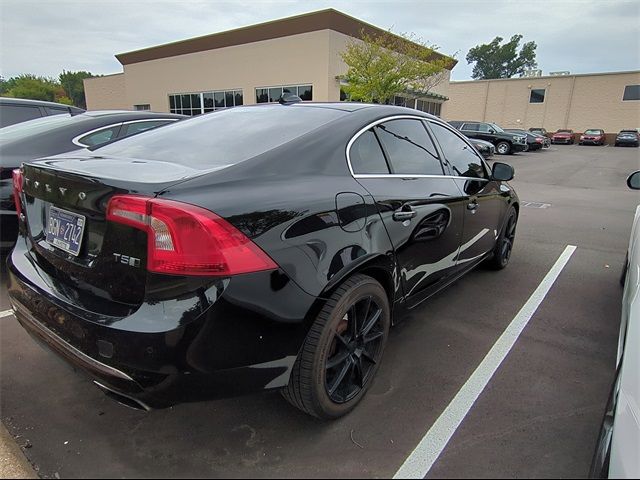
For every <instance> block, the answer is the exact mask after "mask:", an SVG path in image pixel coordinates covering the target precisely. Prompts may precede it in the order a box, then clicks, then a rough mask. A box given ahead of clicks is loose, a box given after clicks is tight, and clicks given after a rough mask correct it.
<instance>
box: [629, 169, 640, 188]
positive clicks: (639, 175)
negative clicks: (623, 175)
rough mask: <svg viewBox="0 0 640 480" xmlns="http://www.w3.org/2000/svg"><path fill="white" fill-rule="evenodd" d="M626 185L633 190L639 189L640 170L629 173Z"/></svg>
mask: <svg viewBox="0 0 640 480" xmlns="http://www.w3.org/2000/svg"><path fill="white" fill-rule="evenodd" d="M627 185H628V186H629V188H631V189H633V190H640V171H637V172H634V173H632V174H631V175H629V178H627Z"/></svg>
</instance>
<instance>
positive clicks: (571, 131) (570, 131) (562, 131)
mask: <svg viewBox="0 0 640 480" xmlns="http://www.w3.org/2000/svg"><path fill="white" fill-rule="evenodd" d="M558 133H573V130H558Z"/></svg>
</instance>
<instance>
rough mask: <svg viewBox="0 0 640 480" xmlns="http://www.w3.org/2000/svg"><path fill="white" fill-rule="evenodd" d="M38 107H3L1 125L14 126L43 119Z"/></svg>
mask: <svg viewBox="0 0 640 480" xmlns="http://www.w3.org/2000/svg"><path fill="white" fill-rule="evenodd" d="M41 116H42V115H40V109H39V108H38V107H28V106H23V105H2V106H1V107H0V125H1V126H3V127H4V126H6V125H13V124H14V123H20V122H24V121H26V120H32V119H34V118H38V117H41Z"/></svg>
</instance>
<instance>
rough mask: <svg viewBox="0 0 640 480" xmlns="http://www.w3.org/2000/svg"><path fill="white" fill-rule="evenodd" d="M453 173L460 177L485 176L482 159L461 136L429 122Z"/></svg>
mask: <svg viewBox="0 0 640 480" xmlns="http://www.w3.org/2000/svg"><path fill="white" fill-rule="evenodd" d="M430 125H431V130H432V131H433V134H434V135H435V137H436V140H437V141H438V143H439V144H440V147H441V148H442V151H443V153H444V156H445V158H446V159H447V162H448V163H449V165H450V166H451V169H452V170H453V174H454V175H456V176H460V177H472V178H487V173H486V171H485V169H484V166H483V165H482V160H481V159H480V157H479V156H478V155H477V154H476V153H475V150H474V149H473V147H471V146H470V145H468V144H467V142H465V141H464V140H462V138H460V137H459V136H458V135H456V134H455V133H453V132H452V131H451V130H449V129H448V128H445V127H443V126H441V125H439V124H437V123H430Z"/></svg>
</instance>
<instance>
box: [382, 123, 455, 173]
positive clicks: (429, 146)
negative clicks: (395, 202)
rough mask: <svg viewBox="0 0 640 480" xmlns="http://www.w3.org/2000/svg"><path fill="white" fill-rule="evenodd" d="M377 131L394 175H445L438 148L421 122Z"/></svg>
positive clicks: (386, 125) (389, 126)
mask: <svg viewBox="0 0 640 480" xmlns="http://www.w3.org/2000/svg"><path fill="white" fill-rule="evenodd" d="M374 129H375V132H376V135H377V136H378V138H379V139H380V143H381V144H382V147H383V148H384V150H385V152H386V154H387V158H388V159H389V166H390V167H391V170H392V172H391V173H395V174H409V175H411V174H413V175H442V174H443V170H442V165H441V164H440V160H439V158H438V154H437V151H436V148H435V146H434V145H433V141H432V140H431V137H430V136H429V133H427V129H426V128H425V126H424V124H423V123H422V121H421V120H412V119H401V120H391V121H389V122H385V123H383V124H380V125H377V126H376V127H375V128H374Z"/></svg>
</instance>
